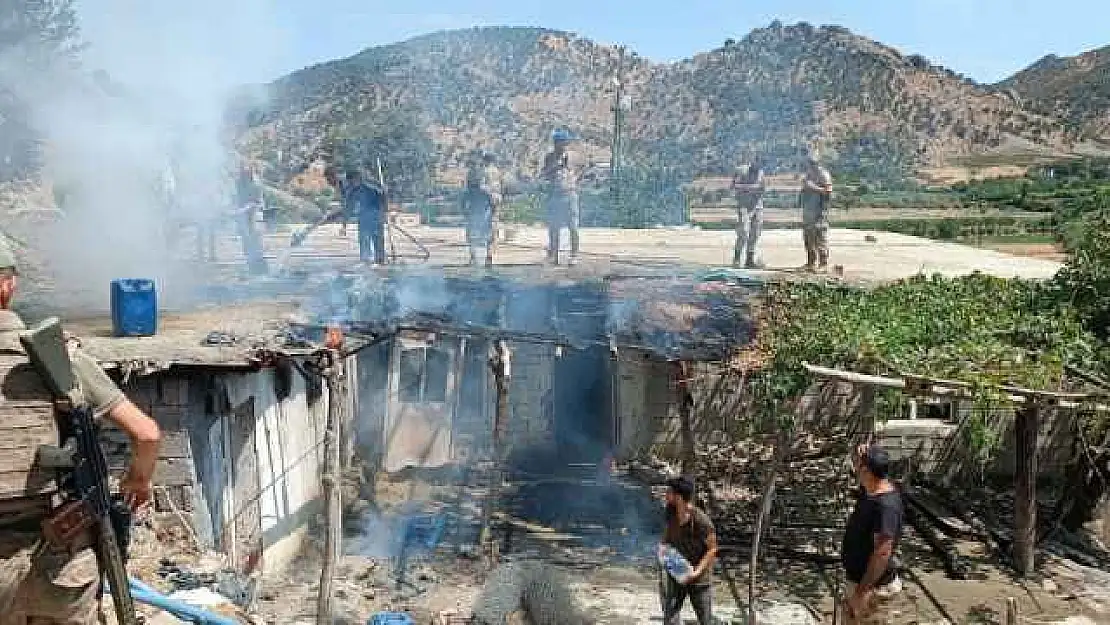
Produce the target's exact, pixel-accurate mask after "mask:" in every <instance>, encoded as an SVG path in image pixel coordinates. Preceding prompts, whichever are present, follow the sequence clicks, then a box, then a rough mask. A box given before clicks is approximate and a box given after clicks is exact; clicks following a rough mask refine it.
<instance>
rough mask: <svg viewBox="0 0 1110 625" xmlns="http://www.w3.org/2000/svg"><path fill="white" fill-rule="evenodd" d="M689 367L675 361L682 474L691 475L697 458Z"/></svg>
mask: <svg viewBox="0 0 1110 625" xmlns="http://www.w3.org/2000/svg"><path fill="white" fill-rule="evenodd" d="M689 375H690V371H689V367H688V366H687V364H686V363H685V362H681V361H680V362H677V363H675V376H676V377H677V379H676V380H675V387H676V389H677V391H678V422H679V428H680V434H681V436H682V474H683V475H690V474H691V473H693V472H694V463H695V461H696V460H697V458H696V452H695V450H694V424H693V415H692V413H693V411H694V398H693V397H692V396H691V395H690V386H689V384H688V380H689Z"/></svg>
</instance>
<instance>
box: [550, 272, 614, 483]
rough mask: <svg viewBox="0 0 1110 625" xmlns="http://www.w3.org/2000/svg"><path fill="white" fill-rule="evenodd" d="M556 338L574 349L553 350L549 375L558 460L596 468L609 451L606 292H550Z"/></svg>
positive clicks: (582, 289)
mask: <svg viewBox="0 0 1110 625" xmlns="http://www.w3.org/2000/svg"><path fill="white" fill-rule="evenodd" d="M553 297H554V300H555V301H554V306H553V308H554V310H555V318H556V320H557V321H556V323H557V324H558V326H559V329H560V331H561V332H560V333H561V334H563V335H564V336H568V337H574V340H576V341H577V342H578V345H576V346H573V347H564V348H562V349H560V350H557V353H556V359H555V366H554V375H553V376H552V389H551V404H550V409H551V412H552V415H551V416H552V426H553V430H554V435H555V436H554V438H555V445H556V448H557V450H558V457H559V459H560V460H561V461H562V462H563V463H565V464H567V465H596V464H598V463H600V462H601V461H602V460H603V459H604V458H605V456H606V455H607V454H608V453H609V452H610V451H611V449H612V447H613V441H614V434H615V432H614V423H613V418H614V410H613V402H612V401H611V398H612V389H611V375H610V366H611V361H610V358H609V350H608V348H607V347H605V345H604V344H602V343H601V341H602V340H603V337H604V336H605V331H606V320H607V313H608V300H607V296H606V292H605V291H604V290H602V289H599V288H596V287H594V286H593V285H576V286H571V287H563V288H557V289H555V291H554V293H553Z"/></svg>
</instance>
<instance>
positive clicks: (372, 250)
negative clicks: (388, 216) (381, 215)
mask: <svg viewBox="0 0 1110 625" xmlns="http://www.w3.org/2000/svg"><path fill="white" fill-rule="evenodd" d="M358 257H359V258H360V259H361V260H362V261H363V262H366V261H369V260H373V261H374V262H375V263H377V264H379V265H384V264H385V222H382V221H360V222H359V224H358Z"/></svg>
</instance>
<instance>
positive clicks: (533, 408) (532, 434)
mask: <svg viewBox="0 0 1110 625" xmlns="http://www.w3.org/2000/svg"><path fill="white" fill-rule="evenodd" d="M510 363H511V367H512V369H511V376H512V379H511V380H510V382H509V423H508V430H507V436H508V439H509V444H510V446H512V447H514V448H529V447H533V446H542V445H545V444H551V443H553V442H554V429H553V425H554V424H553V419H552V415H551V396H550V394H551V389H552V388H554V382H555V379H554V378H555V347H554V346H551V345H535V344H527V343H519V344H516V345H514V346H513V349H512V360H511V361H510ZM490 398H491V400H494V399H495V398H494V396H493V395H492V394H491V396H490Z"/></svg>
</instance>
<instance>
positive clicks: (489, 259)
mask: <svg viewBox="0 0 1110 625" xmlns="http://www.w3.org/2000/svg"><path fill="white" fill-rule="evenodd" d="M486 267H493V254H487V255H486Z"/></svg>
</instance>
